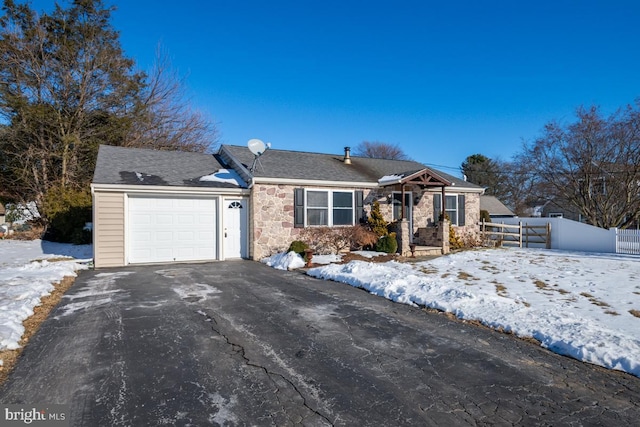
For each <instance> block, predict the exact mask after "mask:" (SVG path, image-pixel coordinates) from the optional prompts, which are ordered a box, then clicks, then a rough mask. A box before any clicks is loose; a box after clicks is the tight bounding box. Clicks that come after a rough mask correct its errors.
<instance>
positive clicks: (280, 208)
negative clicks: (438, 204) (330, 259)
mask: <svg viewBox="0 0 640 427" xmlns="http://www.w3.org/2000/svg"><path fill="white" fill-rule="evenodd" d="M299 187H300V186H295V185H282V184H256V185H255V187H254V188H253V191H252V192H251V212H250V214H251V227H250V241H251V253H250V256H251V258H253V259H256V260H259V259H262V258H264V257H267V256H270V255H273V254H274V253H277V252H282V251H284V250H286V249H287V248H288V247H289V244H290V243H291V242H292V241H294V240H296V239H298V238H299V235H300V233H301V232H302V231H303V229H302V228H294V205H293V202H294V200H293V197H294V196H293V194H294V189H295V188H299ZM313 188H314V189H319V190H335V189H336V188H335V187H319V186H318V187H316V186H314V187H313ZM349 190H363V192H364V209H365V211H366V213H367V215H369V213H370V212H371V206H372V204H373V202H374V201H375V200H377V201H378V202H379V203H380V211H381V212H382V215H383V216H384V218H385V219H386V220H387V221H389V222H391V221H392V218H393V204H392V203H391V202H390V201H389V196H390V195H391V194H392V192H393V191H400V186H396V187H386V188H376V189H360V188H350V189H349ZM405 191H412V194H411V197H412V199H413V201H412V203H415V202H416V201H417V202H418V203H417V204H414V206H413V230H411V231H412V233H413V234H414V236H416V237H417V234H418V229H420V228H424V227H435V226H436V225H437V223H438V221H437V218H435V219H434V218H433V194H434V192H433V191H423V190H421V189H419V188H418V187H413V188H412V187H411V186H407V187H406V188H405ZM465 213H466V219H465V223H466V225H465V226H463V227H454V229H455V230H456V232H457V233H458V235H459V236H464V235H466V234H468V233H475V234H476V235H477V233H478V226H477V223H478V221H479V220H480V195H479V194H477V193H465ZM447 231H448V230H447Z"/></svg>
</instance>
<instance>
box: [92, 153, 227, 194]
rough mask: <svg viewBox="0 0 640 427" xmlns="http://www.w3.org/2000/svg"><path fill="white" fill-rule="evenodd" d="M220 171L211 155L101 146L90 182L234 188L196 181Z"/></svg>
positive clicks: (213, 182)
mask: <svg viewBox="0 0 640 427" xmlns="http://www.w3.org/2000/svg"><path fill="white" fill-rule="evenodd" d="M222 168H223V166H222V165H221V164H220V163H219V162H218V161H217V160H216V158H215V157H214V156H213V155H211V154H204V153H190V152H184V151H161V150H151V149H144V148H124V147H113V146H109V145H101V146H100V148H99V150H98V160H97V162H96V169H95V172H94V174H93V183H94V184H124V185H166V186H182V187H213V188H238V187H237V186H236V185H233V184H230V183H224V182H217V181H200V177H202V176H206V175H210V174H212V173H215V172H217V171H218V170H219V169H222Z"/></svg>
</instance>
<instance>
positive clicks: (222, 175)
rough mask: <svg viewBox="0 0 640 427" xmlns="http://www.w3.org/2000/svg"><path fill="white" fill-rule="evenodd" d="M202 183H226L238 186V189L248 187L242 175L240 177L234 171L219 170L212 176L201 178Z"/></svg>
mask: <svg viewBox="0 0 640 427" xmlns="http://www.w3.org/2000/svg"><path fill="white" fill-rule="evenodd" d="M200 181H214V182H226V183H228V184H234V185H237V186H238V187H246V186H247V184H246V183H245V182H244V180H243V179H242V178H241V177H240V175H238V173H237V172H236V171H234V170H233V169H219V170H218V171H217V172H214V173H212V174H211V175H205V176H201V177H200Z"/></svg>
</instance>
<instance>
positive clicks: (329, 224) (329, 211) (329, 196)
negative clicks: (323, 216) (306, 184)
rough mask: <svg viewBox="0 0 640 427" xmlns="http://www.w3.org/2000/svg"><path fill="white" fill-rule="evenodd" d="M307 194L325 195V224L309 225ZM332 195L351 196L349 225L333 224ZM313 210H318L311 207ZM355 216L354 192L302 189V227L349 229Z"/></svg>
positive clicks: (353, 222)
mask: <svg viewBox="0 0 640 427" xmlns="http://www.w3.org/2000/svg"><path fill="white" fill-rule="evenodd" d="M309 192H322V193H327V224H323V225H315V224H313V225H310V224H309V218H308V212H309V208H310V207H309V204H308V201H309ZM333 193H349V194H351V223H350V224H340V225H334V224H333V209H334V207H333ZM314 208H315V209H318V207H314V206H312V207H311V209H314ZM323 208H324V207H323ZM336 209H345V210H346V208H341V207H337V208H336ZM355 216H356V198H355V191H354V190H340V189H335V190H330V189H326V188H305V189H304V226H305V227H350V226H352V225H354V224H355Z"/></svg>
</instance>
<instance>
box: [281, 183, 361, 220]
mask: <svg viewBox="0 0 640 427" xmlns="http://www.w3.org/2000/svg"><path fill="white" fill-rule="evenodd" d="M363 202H364V194H363V192H362V190H354V191H344V190H343V191H340V190H307V189H305V188H296V189H294V192H293V226H294V227H296V228H303V227H309V226H311V227H313V226H326V227H333V226H341V225H353V224H355V223H357V222H360V221H363V220H364V218H366V213H365V210H364V206H363V204H364V203H363Z"/></svg>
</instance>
